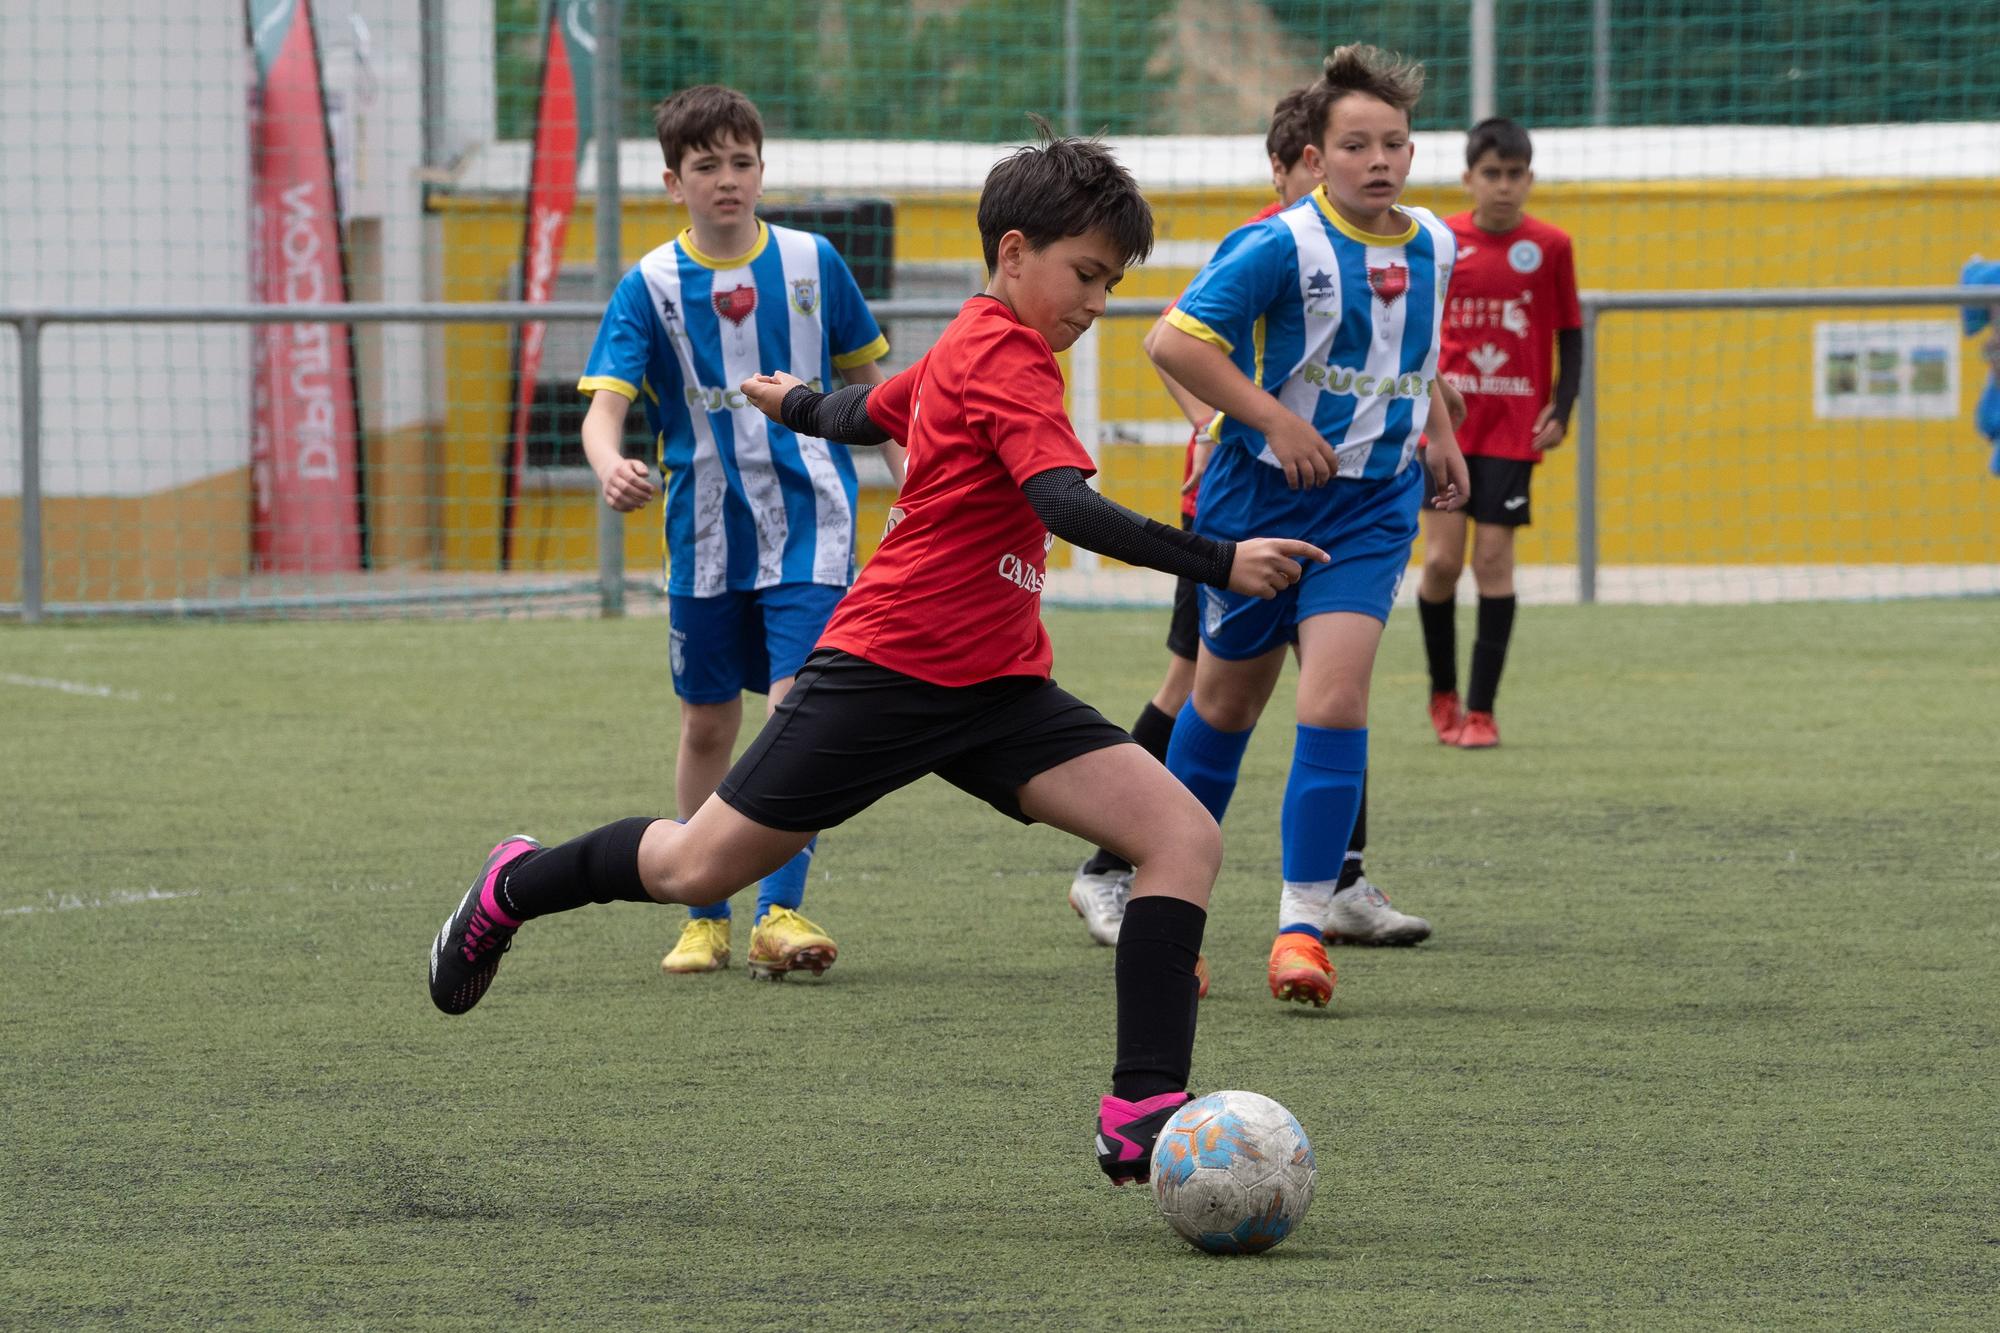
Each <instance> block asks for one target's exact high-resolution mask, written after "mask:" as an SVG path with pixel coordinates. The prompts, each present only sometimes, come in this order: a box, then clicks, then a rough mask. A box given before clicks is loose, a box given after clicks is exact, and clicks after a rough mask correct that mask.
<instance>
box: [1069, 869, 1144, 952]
mask: <svg viewBox="0 0 2000 1333" xmlns="http://www.w3.org/2000/svg"><path fill="white" fill-rule="evenodd" d="M1131 892H1132V872H1131V871H1129V870H1118V871H1113V872H1112V873H1111V874H1108V875H1087V874H1085V873H1084V872H1083V870H1082V869H1081V868H1078V870H1077V872H1076V878H1075V879H1073V880H1071V881H1070V885H1069V905H1070V906H1071V907H1074V908H1075V909H1076V914H1077V915H1078V916H1080V917H1082V918H1083V924H1084V928H1085V929H1087V930H1089V931H1090V938H1092V939H1094V940H1096V941H1097V942H1098V943H1099V944H1106V945H1110V944H1116V943H1118V928H1119V927H1120V926H1122V925H1124V924H1125V899H1126V898H1127V897H1128V896H1129V895H1130V894H1131Z"/></svg>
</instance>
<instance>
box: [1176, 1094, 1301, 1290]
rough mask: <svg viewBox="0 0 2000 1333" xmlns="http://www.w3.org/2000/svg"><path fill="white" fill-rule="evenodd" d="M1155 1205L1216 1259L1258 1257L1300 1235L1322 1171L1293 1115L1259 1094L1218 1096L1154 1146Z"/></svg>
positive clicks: (1184, 1112)
mask: <svg viewBox="0 0 2000 1333" xmlns="http://www.w3.org/2000/svg"><path fill="white" fill-rule="evenodd" d="M1152 1174H1153V1202H1154V1203H1156V1204H1158V1205H1159V1207H1160V1213H1161V1215H1162V1216H1164V1217H1165V1218H1166V1219H1167V1222H1168V1224H1169V1225H1171V1226H1172V1227H1173V1229H1174V1230H1175V1231H1178V1232H1179V1233H1180V1234H1181V1235H1182V1236H1183V1237H1185V1238H1186V1239H1187V1241H1188V1243H1189V1244H1191V1245H1193V1246H1195V1247H1196V1248H1197V1249H1203V1250H1207V1251H1208V1252H1209V1253H1210V1254H1256V1253H1258V1252H1259V1251H1261V1250H1268V1249H1270V1248H1271V1247H1272V1246H1273V1245H1276V1244H1277V1243H1278V1242H1279V1241H1281V1240H1283V1239H1284V1238H1285V1237H1287V1236H1289V1235H1291V1234H1292V1228H1294V1227H1296V1226H1297V1225H1298V1224H1299V1219H1300V1218H1302V1217H1304V1216H1305V1215H1306V1209H1307V1208H1308V1207H1309V1206H1310V1205H1311V1204H1312V1196H1313V1185H1314V1184H1315V1183H1316V1182H1317V1181H1318V1179H1319V1170H1318V1168H1317V1167H1316V1166H1315V1165H1314V1163H1313V1151H1312V1144H1310V1143H1308V1142H1307V1141H1306V1132H1305V1130H1303V1129H1301V1128H1299V1122H1298V1120H1297V1119H1295V1118H1294V1117H1293V1115H1292V1113H1291V1112H1290V1111H1287V1110H1286V1109H1285V1108H1284V1107H1282V1106H1280V1105H1279V1104H1278V1103H1276V1102H1274V1101H1272V1100H1271V1099H1270V1098H1269V1097H1266V1096H1264V1095H1263V1094H1261V1093H1255V1092H1211V1093H1209V1094H1208V1095H1207V1096H1206V1097H1197V1098H1195V1099H1194V1100H1193V1101H1191V1102H1189V1103H1188V1104H1187V1105H1185V1106H1183V1107H1181V1109H1180V1110H1178V1111H1176V1112H1174V1115H1173V1118H1172V1119H1170V1120H1168V1121H1167V1123H1166V1127H1165V1128H1163V1129H1162V1130H1161V1131H1160V1136H1159V1138H1158V1139H1156V1140H1154V1143H1153V1171H1152Z"/></svg>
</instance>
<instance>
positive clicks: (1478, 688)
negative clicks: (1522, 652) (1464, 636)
mask: <svg viewBox="0 0 2000 1333" xmlns="http://www.w3.org/2000/svg"><path fill="white" fill-rule="evenodd" d="M1516 605H1517V601H1516V599H1515V598H1512V597H1482V598H1480V599H1479V637H1478V638H1477V639H1474V640H1473V641H1472V671H1471V682H1470V683H1469V684H1468V685H1467V686H1466V687H1465V706H1466V709H1467V710H1468V711H1470V712H1474V713H1490V712H1492V711H1493V700H1494V699H1495V698H1496V697H1498V695H1499V693H1500V673H1501V672H1502V671H1504V670H1505V669H1506V667H1507V643H1508V640H1510V639H1512V638H1513V637H1514V608H1515V606H1516Z"/></svg>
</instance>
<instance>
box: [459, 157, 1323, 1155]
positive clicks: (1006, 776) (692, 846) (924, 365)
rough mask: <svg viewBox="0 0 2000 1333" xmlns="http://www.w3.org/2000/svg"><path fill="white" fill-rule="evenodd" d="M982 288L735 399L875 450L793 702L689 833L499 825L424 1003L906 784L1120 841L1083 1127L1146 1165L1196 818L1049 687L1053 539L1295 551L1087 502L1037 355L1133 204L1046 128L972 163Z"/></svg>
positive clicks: (1107, 550) (1047, 367)
mask: <svg viewBox="0 0 2000 1333" xmlns="http://www.w3.org/2000/svg"><path fill="white" fill-rule="evenodd" d="M979 231H980V238H981V242H982V244H983V246H984V249H985V255H986V264H987V271H988V274H989V279H988V282H987V287H986V291H985V293H984V294H983V295H980V296H976V297H974V298H973V299H972V300H970V301H968V302H966V304H965V307H964V308H963V310H961V312H960V313H959V316H958V318H957V319H955V320H953V321H952V323H951V324H950V325H949V326H948V327H947V328H946V329H945V332H944V334H943V336H942V337H941V338H940V339H939V340H938V343H937V345H936V346H935V347H933V348H932V349H931V350H930V351H929V352H928V353H926V354H925V355H924V357H923V358H922V359H921V360H919V361H918V362H917V363H916V364H915V365H914V366H911V367H910V368H909V369H908V370H905V371H904V372H902V373H901V374H900V375H897V376H895V377H894V378H892V379H890V380H889V381H888V382H887V383H885V384H881V385H873V386H864V385H850V386H848V387H847V388H845V389H842V390H839V391H838V392H836V393H833V394H821V393H817V392H815V391H814V390H812V389H811V388H809V387H808V386H806V385H805V384H802V383H801V382H800V381H799V380H797V379H795V378H794V377H792V376H790V375H758V376H754V377H752V378H751V379H749V380H746V381H744V383H743V385H742V391H743V393H744V395H745V397H747V398H748V399H750V401H751V402H753V403H754V404H755V405H756V406H757V407H758V408H759V409H760V410H762V411H763V412H765V413H766V414H767V415H770V416H772V417H773V418H775V419H778V420H780V421H782V422H783V423H784V424H785V425H786V426H788V427H790V428H791V429H793V430H795V431H797V432H799V433H800V434H803V435H807V436H810V437H814V438H818V439H826V440H837V441H840V442H842V443H846V444H863V445H867V444H881V443H883V442H885V441H887V440H888V439H890V438H892V437H894V438H899V439H900V440H901V441H902V443H903V444H904V445H905V446H906V447H907V448H908V450H909V458H908V463H907V471H906V475H905V479H904V483H903V488H902V490H901V492H900V493H899V494H898V495H897V498H896V505H895V507H894V508H893V509H892V510H891V511H890V518H889V530H888V532H887V533H886V534H885V535H884V537H883V539H882V544H881V546H880V547H878V548H877V551H876V554H875V557H874V558H873V559H872V560H870V561H869V562H868V565H867V567H866V569H864V570H863V571H862V574H861V576H860V578H858V579H857V580H856V581H855V584H854V587H853V589H852V591H850V592H849V593H848V595H847V597H846V598H845V599H844V600H843V601H842V602H841V604H840V607H839V609H838V610H836V611H835V613H834V616H833V619H832V620H831V621H830V622H829V623H828V625H827V628H826V631H825V633H824V634H823V635H822V636H821V638H820V641H819V646H818V647H817V648H816V649H815V650H814V651H813V653H812V655H811V656H810V657H808V658H807V659H806V663H805V665H804V666H803V667H802V668H801V669H800V670H799V673H798V676H797V679H796V680H795V681H794V683H793V685H792V688H791V691H790V692H789V693H788V694H787V695H786V696H785V699H784V702H783V703H782V704H781V705H779V707H778V709H777V711H776V712H775V713H773V714H772V716H771V719H770V721H769V722H768V723H767V724H766V725H765V727H764V730H763V731H762V732H761V733H760V734H759V735H758V737H757V739H756V741H755V742H753V743H752V744H751V746H750V748H749V750H747V751H746V752H745V753H744V755H743V756H742V758H740V759H739V760H738V761H737V762H736V765H735V766H734V767H733V768H732V769H731V770H730V772H729V775H728V776H727V777H726V778H724V779H723V781H722V784H721V786H720V787H719V788H717V790H716V794H715V795H714V796H712V797H710V798H709V799H708V801H707V802H705V803H704V804H703V805H702V807H701V808H700V809H699V810H697V811H696V812H695V814H694V817H693V818H691V819H689V820H688V821H687V823H686V824H679V823H675V822H674V821H671V820H664V819H646V818H636V819H625V820H620V821H618V822H617V823H614V824H608V825H606V826H604V827H603V828H600V829H598V830H596V831H595V832H592V833H587V834H585V835H583V836H582V837H580V838H576V839H573V840H571V841H570V842H567V843H564V844H562V845H561V846H558V847H549V848H544V847H542V846H541V845H540V844H539V843H536V842H535V841H533V840H532V839H529V838H524V837H518V836H517V837H511V838H507V839H503V840H502V841H501V842H500V843H499V844H498V845H497V846H495V847H494V849H493V851H492V852H491V853H490V854H489V855H488V857H487V860H486V864H485V865H484V866H483V867H481V869H480V872H479V874H478V876H477V877H476V878H475V879H474V880H473V882H472V887H471V888H470V889H469V890H468V891H467V892H466V894H465V897H464V898H463V899H462V900H461V901H460V903H459V905H458V908H457V910H455V911H454V912H453V913H452V915H451V916H450V917H449V918H447V919H446V921H445V924H444V928H443V929H442V930H440V931H439V932H438V936H437V940H436V942H435V943H434V944H433V946H432V949H431V968H430V988H431V999H432V1002H433V1003H435V1004H436V1005H437V1006H438V1008H440V1009H442V1010H444V1011H445V1012H446V1013H454V1014H456V1013H463V1012H465V1011H466V1010H468V1009H470V1008H471V1007H472V1006H473V1005H475V1004H477V1003H478V1002H479V999H480V997H481V996H482V995H483V994H484V993H485V991H486V988H487V986H488V985H489V984H490V983H491V981H492V979H493V976H494V973H495V972H496V971H497V970H498V968H499V965H500V958H501V955H502V954H503V953H504V952H505V951H506V950H507V948H508V947H509V946H510V945H511V943H512V941H513V936H514V933H515V931H516V930H517V929H518V928H519V927H520V925H521V924H522V923H523V922H525V921H527V920H529V919H531V918H533V917H537V916H544V915H548V914H550V913H554V912H562V911H567V910H570V909H572V908H576V907H582V906H584V905H585V904H587V903H593V902H611V901H614V900H625V901H633V902H646V901H652V902H662V903H682V904H688V905H695V904H701V903H708V902H715V901H717V900H719V899H721V898H724V897H727V896H728V895H729V894H731V893H733V892H735V891H736V890H737V889H739V888H741V887H742V886H743V885H745V884H748V883H750V882H752V881H754V880H756V879H758V878H759V877H761V876H762V875H764V874H766V873H768V872H769V871H770V870H772V869H774V868H776V867H777V866H780V865H783V864H784V863H785V862H786V861H787V860H789V859H790V858H791V857H792V856H793V855H795V854H796V853H797V852H798V850H799V849H800V848H801V847H803V846H805V844H806V843H807V841H808V840H810V839H811V838H812V837H813V836H814V834H815V833H817V832H818V831H819V830H821V829H826V828H831V827H833V826H834V825H836V824H839V823H841V822H842V821H843V820H846V819H848V818H850V817H852V816H853V815H855V814H858V813H859V812H860V811H862V810H863V809H866V808H867V807H868V806H869V805H871V804H873V803H874V802H875V801H876V800H877V799H878V798H880V797H882V796H884V795H887V794H888V793H889V792H891V791H894V790H895V789H897V788H898V787H903V786H906V785H908V784H909V783H911V782H914V781H916V780H917V779H918V778H920V777H922V776H924V775H925V774H927V773H936V774H938V775H939V776H940V777H943V778H944V779H945V780H946V781H948V782H950V783H952V784H953V785H954V786H957V787H959V788H960V789H962V790H964V791H966V792H968V793H970V794H971V795H974V796H977V797H979V798H980V799H981V800H984V801H985V802H987V803H988V804H989V805H992V806H993V807H994V808H995V809H998V810H1000V811H1001V812H1003V813H1005V814H1007V815H1010V816H1012V817H1013V818H1015V819H1019V820H1021V821H1023V822H1026V823H1032V822H1035V821H1042V822H1045V823H1048V824H1052V825H1054V826H1055V827H1058V828H1062V829H1065V830H1067V831H1069V832H1071V833H1074V834H1077V835H1079V836H1081V837H1085V838H1089V839H1091V840H1093V841H1096V842H1100V843H1103V844H1104V845H1106V846H1110V847H1114V848H1117V849H1118V850H1119V851H1120V852H1121V853H1122V854H1123V855H1125V856H1126V857H1127V858H1128V859H1130V860H1131V861H1132V862H1133V864H1134V865H1135V866H1136V867H1137V870H1136V873H1135V875H1134V878H1133V884H1132V897H1131V902H1130V905H1129V906H1128V908H1127V910H1126V917H1125V926H1124V929H1123V932H1122V933H1121V935H1120V938H1119V944H1118V956H1117V965H1116V989H1117V1015H1118V1021H1117V1038H1116V1046H1117V1055H1116V1060H1115V1062H1114V1064H1113V1066H1112V1075H1111V1093H1110V1095H1108V1096H1105V1097H1104V1098H1102V1099H1101V1101H1100V1102H1099V1106H1098V1114H1097V1121H1096V1125H1095V1127H1094V1128H1095V1131H1096V1145H1097V1157H1098V1163H1099V1165H1100V1167H1101V1168H1102V1169H1103V1170H1104V1171H1105V1173H1106V1174H1107V1175H1109V1176H1110V1177H1111V1178H1112V1180H1113V1181H1114V1182H1116V1183H1120V1184H1122V1183H1125V1182H1126V1181H1129V1180H1144V1179H1145V1178H1146V1175H1147V1170H1148V1162H1149V1159H1150V1156H1151V1152H1152V1146H1153V1140H1154V1138H1155V1136H1157V1134H1158V1132H1159V1129H1160V1127H1161V1126H1162V1125H1163V1124H1164V1123H1165V1122H1166V1120H1167V1118H1168V1117H1169V1116H1170V1115H1172V1113H1173V1111H1174V1110H1175V1109H1176V1108H1178V1107H1179V1106H1180V1105H1181V1104H1182V1103H1184V1102H1185V1101H1187V1099H1188V1093H1187V1080H1188V1073H1189V1067H1190V1063H1191V1060H1192V1054H1193V1045H1194V1021H1195V987H1196V981H1195V960H1196V958H1197V957H1198V956H1199V954H1200V950H1201V937H1202V931H1203V927H1204V925H1205V924H1206V921H1207V904H1208V895H1209V890H1210V888H1211V887H1212V886H1213V885H1214V882H1215V874H1216V870H1217V868H1218V866H1219V865H1220V864H1221V856H1222V841H1221V834H1220V832H1219V831H1218V830H1217V828H1216V826H1215V821H1214V820H1213V819H1211V818H1210V817H1209V815H1208V812H1207V811H1206V810H1205V809H1203V807H1202V806H1201V803H1200V802H1198V801H1196V800H1195V799H1194V797H1193V796H1192V795H1190V794H1189V793H1188V791H1187V789H1186V788H1185V787H1183V786H1182V785H1181V784H1180V783H1179V782H1178V781H1176V780H1175V779H1174V777H1173V776H1172V775H1171V774H1169V773H1168V772H1167V770H1166V769H1165V768H1164V767H1163V766H1162V765H1161V764H1160V762H1159V761H1158V760H1157V759H1154V758H1153V757H1152V756H1151V755H1149V754H1147V753H1146V752H1145V751H1144V750H1143V749H1141V748H1140V747H1139V746H1137V745H1135V744H1133V743H1132V739H1131V737H1130V736H1128V735H1126V734H1125V732H1123V731H1121V730H1120V729H1119V728H1117V727H1115V726H1113V725H1112V724H1111V723H1109V722H1107V721H1105V719H1104V718H1103V717H1102V716H1101V715H1100V714H1099V713H1098V712H1097V711H1096V710H1095V709H1093V708H1091V707H1090V706H1089V705H1088V704H1085V703H1083V702H1081V701H1080V700H1078V699H1076V698H1074V697H1072V696H1071V695H1069V694H1067V693H1065V692H1064V691H1063V690H1062V689H1061V688H1059V687H1058V686H1057V685H1056V683H1055V682H1054V681H1052V680H1051V679H1049V674H1048V672H1049V665H1050V659H1051V652H1050V647H1049V637H1048V632H1047V631H1046V630H1045V629H1044V628H1043V627H1042V623H1041V614H1040V611H1041V591H1042V582H1043V579H1044V576H1045V568H1046V566H1045V557H1046V553H1047V551H1048V548H1049V546H1050V544H1051V543H1052V542H1053V540H1054V537H1056V536H1061V537H1063V538H1065V539H1066V540H1068V541H1070V542H1073V543H1075V544H1077V545H1080V546H1083V547H1085V548H1087V549H1090V550H1095V551H1098V552H1100V553H1101V554H1105V555H1110V556H1113V557H1114V558H1117V559H1120V560H1126V561H1130V562H1133V563H1138V564H1145V565H1150V566H1152V567H1153V568H1156V569H1161V570H1164V571H1166V572H1167V573H1171V574H1180V575H1186V576H1188V577H1191V578H1196V579H1199V580H1201V581H1203V582H1205V583H1209V584H1212V585H1213V586H1216V587H1224V588H1229V589H1232V590H1234V591H1236V592H1238V593H1241V594H1246V595H1252V596H1261V597H1271V596H1273V595H1275V594H1276V593H1277V592H1278V591H1279V590H1280V589H1283V588H1289V587H1291V586H1292V585H1293V584H1295V583H1297V582H1298V580H1299V577H1300V575H1301V573H1302V567H1301V565H1300V563H1299V562H1300V561H1301V560H1324V559H1325V555H1324V553H1323V552H1321V551H1320V550H1318V549H1317V548H1316V547H1313V546H1311V545H1310V544H1308V543H1306V542H1302V541H1291V540H1279V539H1266V538H1254V539H1251V540H1248V541H1242V542H1236V543H1230V542H1220V541H1213V540H1210V539H1208V538H1205V537H1201V536H1198V535H1196V534H1194V533H1191V532H1182V531H1179V530H1177V529H1174V528H1170V527H1167V526H1166V525H1165V524H1161V523H1155V522H1153V521H1152V520H1150V519H1145V518H1141V517H1140V516H1138V515H1137V514H1134V513H1132V512H1131V511H1130V510H1127V509H1124V508H1122V507H1121V506H1119V505H1116V504H1113V503H1112V502H1110V501H1108V500H1105V499H1104V498H1103V497H1101V496H1099V495H1098V494H1097V493H1096V492H1094V491H1092V490H1091V489H1090V487H1089V485H1088V484H1087V483H1086V481H1085V478H1086V477H1087V476H1088V475H1089V473H1090V472H1091V471H1092V465H1091V461H1090V455H1089V454H1088V453H1086V452H1085V451H1084V449H1083V446H1082V445H1081V444H1080V443H1079V442H1078V441H1077V438H1076V434H1075V432H1074V430H1073V429H1072V428H1071V427H1070V424H1069V420H1068V418H1067V416H1066V415H1065V414H1064V412H1063V407H1062V390H1063V385H1062V375H1061V372H1060V371H1059V370H1058V368H1057V366H1056V361H1055V353H1056V352H1058V351H1061V350H1063V349H1064V348H1067V347H1068V346H1070V345H1071V344H1072V343H1074V342H1075V341H1076V340H1077V338H1078V337H1080V336H1082V334H1083V333H1084V332H1085V331H1086V330H1087V329H1088V328H1089V327H1090V325H1091V324H1092V323H1093V322H1094V321H1095V320H1096V319H1097V317H1098V316H1100V315H1101V314H1103V312H1104V304H1105V299H1106V297H1107V295H1108V294H1109V292H1110V290H1111V289H1112V288H1113V287H1114V286H1116V285H1117V283H1118V281H1119V279H1120V278H1122V277H1123V276H1124V271H1125V266H1126V265H1127V264H1128V263H1131V262H1134V261H1136V260H1140V259H1143V258H1144V257H1145V256H1146V254H1147V252H1148V251H1149V250H1151V248H1152V241H1153V223H1152V213H1151V210H1149V209H1148V208H1147V206H1146V201H1145V200H1144V199H1143V198H1142V197H1141V196H1140V194H1139V190H1138V187H1137V186H1136V185H1135V184H1134V183H1133V181H1132V178H1131V176H1130V175H1128V174H1127V173H1126V171H1125V169H1124V168H1123V167H1121V166H1119V165H1118V163H1117V162H1116V161H1115V160H1114V159H1113V158H1112V157H1111V155H1110V153H1109V152H1107V151H1106V150H1105V149H1104V147H1103V146H1102V145H1099V144H1095V143H1090V142H1087V141H1083V140H1077V139H1053V140H1050V141H1047V142H1045V143H1043V144H1041V145H1039V146H1037V147H1030V148H1023V149H1021V150H1019V151H1018V152H1016V153H1015V154H1013V155H1012V156H1011V157H1009V158H1007V159H1005V160H1004V161H1002V162H1001V163H1000V164H999V165H998V166H996V167H995V168H994V169H993V171H992V173H991V174H990V175H989V176H988V177H987V180H986V186H985V189H984V190H983V191H982V192H981V194H980V202H979Z"/></svg>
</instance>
